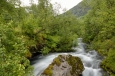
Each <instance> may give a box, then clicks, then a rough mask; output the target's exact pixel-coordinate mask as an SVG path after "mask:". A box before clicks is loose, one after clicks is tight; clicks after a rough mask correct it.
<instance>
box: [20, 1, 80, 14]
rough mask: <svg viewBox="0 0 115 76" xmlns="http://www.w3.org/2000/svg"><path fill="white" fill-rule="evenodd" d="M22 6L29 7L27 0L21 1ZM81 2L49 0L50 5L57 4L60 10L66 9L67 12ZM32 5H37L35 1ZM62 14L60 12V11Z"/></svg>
mask: <svg viewBox="0 0 115 76" xmlns="http://www.w3.org/2000/svg"><path fill="white" fill-rule="evenodd" d="M21 1H22V2H23V3H22V4H23V5H29V0H21ZM81 1H82V0H51V3H52V4H54V3H55V2H57V3H58V4H60V5H61V8H62V9H64V8H66V9H67V10H68V9H70V8H72V7H74V6H75V5H77V4H78V3H79V2H81ZM34 3H37V2H36V0H34ZM60 11H61V12H62V10H60Z"/></svg>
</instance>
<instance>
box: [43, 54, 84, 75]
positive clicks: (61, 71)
mask: <svg viewBox="0 0 115 76" xmlns="http://www.w3.org/2000/svg"><path fill="white" fill-rule="evenodd" d="M83 70H84V66H83V63H82V61H81V59H80V58H79V57H75V56H72V55H59V56H58V57H56V58H55V59H54V60H53V62H52V63H51V64H50V65H49V66H48V67H47V68H46V69H45V70H44V72H43V73H42V74H41V76H63V75H64V76H80V74H81V73H82V72H83Z"/></svg>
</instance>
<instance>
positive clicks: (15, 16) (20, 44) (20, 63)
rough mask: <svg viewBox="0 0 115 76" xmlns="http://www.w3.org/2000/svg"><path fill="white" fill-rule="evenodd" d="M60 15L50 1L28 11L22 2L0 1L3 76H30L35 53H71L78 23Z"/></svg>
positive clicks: (0, 72) (0, 47) (0, 56)
mask: <svg viewBox="0 0 115 76" xmlns="http://www.w3.org/2000/svg"><path fill="white" fill-rule="evenodd" d="M57 7H58V6H57ZM57 7H55V8H57ZM57 11H58V10H57V9H55V11H54V10H53V7H52V4H50V2H49V1H48V0H39V3H38V5H37V4H33V3H32V1H31V6H26V7H22V6H21V2H20V0H2V1H0V69H1V71H0V76H31V75H32V67H31V66H30V61H29V59H30V58H31V56H33V55H34V53H42V54H44V55H45V54H48V53H49V52H62V51H66V52H68V51H72V50H71V47H72V41H73V39H74V38H77V37H78V35H76V34H75V32H76V29H77V24H79V23H78V20H77V19H76V17H74V16H73V15H72V14H70V13H66V14H64V15H59V13H56V12H57Z"/></svg>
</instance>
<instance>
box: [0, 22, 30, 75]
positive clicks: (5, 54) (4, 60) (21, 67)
mask: <svg viewBox="0 0 115 76" xmlns="http://www.w3.org/2000/svg"><path fill="white" fill-rule="evenodd" d="M0 44H1V45H0V62H1V63H0V64H1V65H0V69H1V71H0V75H2V76H12V75H14V76H22V75H25V76H28V75H29V74H31V68H32V67H31V66H30V63H29V60H28V59H26V57H25V54H26V52H27V48H26V46H25V43H24V42H23V41H22V38H21V37H18V35H16V32H15V31H14V27H13V26H12V22H11V23H8V24H0Z"/></svg>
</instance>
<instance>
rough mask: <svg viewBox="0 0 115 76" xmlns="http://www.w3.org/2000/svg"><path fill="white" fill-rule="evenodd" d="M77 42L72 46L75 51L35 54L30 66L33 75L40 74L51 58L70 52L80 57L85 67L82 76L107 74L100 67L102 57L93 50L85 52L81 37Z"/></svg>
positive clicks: (102, 75)
mask: <svg viewBox="0 0 115 76" xmlns="http://www.w3.org/2000/svg"><path fill="white" fill-rule="evenodd" d="M77 42H78V46H77V47H73V48H72V49H74V50H75V52H69V53H51V54H49V55H47V56H43V55H39V56H36V57H35V58H34V60H33V61H32V62H31V63H32V66H34V71H33V72H34V76H40V74H41V73H42V72H43V71H44V69H45V68H46V67H47V66H48V65H49V64H50V63H51V62H52V60H53V59H54V58H55V57H57V56H58V55H60V54H71V55H73V56H78V57H79V58H81V60H82V62H83V65H84V67H85V70H84V71H83V73H82V76H109V75H108V74H107V73H106V72H104V71H103V70H102V69H101V68H100V63H101V61H102V59H103V58H102V57H101V56H100V55H98V53H97V52H96V51H95V50H91V51H88V52H87V51H86V49H85V43H83V42H82V38H78V40H77Z"/></svg>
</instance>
